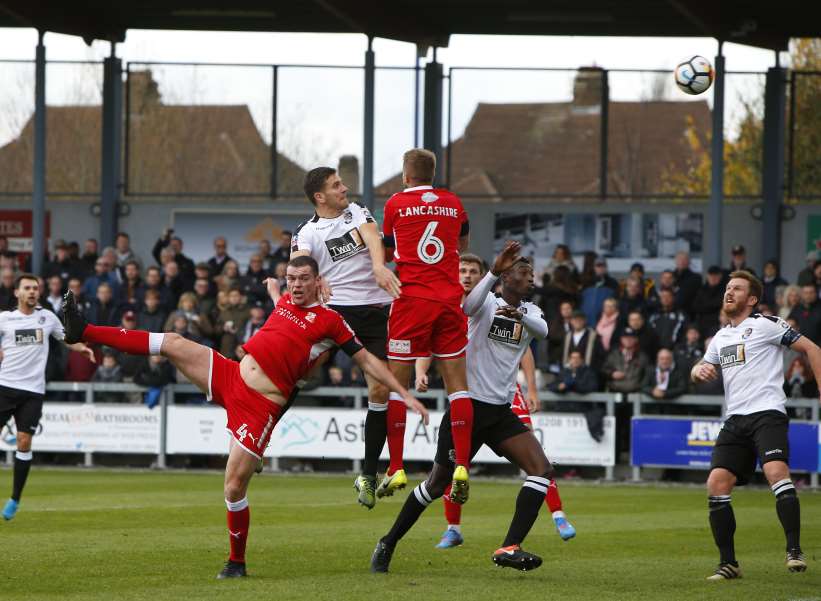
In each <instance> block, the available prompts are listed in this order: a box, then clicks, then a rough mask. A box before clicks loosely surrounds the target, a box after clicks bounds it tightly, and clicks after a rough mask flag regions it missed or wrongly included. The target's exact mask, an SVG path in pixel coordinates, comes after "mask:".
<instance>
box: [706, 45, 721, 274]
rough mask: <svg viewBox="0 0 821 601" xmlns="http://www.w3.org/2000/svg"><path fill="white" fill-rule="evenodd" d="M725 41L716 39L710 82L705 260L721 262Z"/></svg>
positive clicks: (708, 262) (711, 263) (707, 262)
mask: <svg viewBox="0 0 821 601" xmlns="http://www.w3.org/2000/svg"><path fill="white" fill-rule="evenodd" d="M723 49H724V42H723V41H722V40H718V54H717V55H716V57H715V62H714V63H713V64H714V65H715V72H716V74H715V82H714V83H713V138H712V145H711V149H710V159H711V162H712V172H711V178H710V205H709V209H708V211H707V228H706V230H707V231H706V234H707V236H706V245H705V250H706V252H705V257H704V258H705V260H706V261H705V262H706V265H707V266H709V265H721V249H722V246H723V244H722V239H721V232H722V214H723V211H724V206H723V205H724V54H723Z"/></svg>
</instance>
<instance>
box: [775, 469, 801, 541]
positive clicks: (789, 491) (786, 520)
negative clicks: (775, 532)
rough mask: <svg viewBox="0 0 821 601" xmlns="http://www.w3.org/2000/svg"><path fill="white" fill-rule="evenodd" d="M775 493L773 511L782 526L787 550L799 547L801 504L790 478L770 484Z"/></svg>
mask: <svg viewBox="0 0 821 601" xmlns="http://www.w3.org/2000/svg"><path fill="white" fill-rule="evenodd" d="M772 489H773V493H774V494H775V511H776V513H777V514H778V519H779V520H780V521H781V527H782V528H784V536H785V537H786V539H787V551H789V550H790V549H800V548H801V505H800V504H799V502H798V495H797V494H796V491H795V485H794V484H793V483H792V480H781V482H776V483H775V484H773V486H772Z"/></svg>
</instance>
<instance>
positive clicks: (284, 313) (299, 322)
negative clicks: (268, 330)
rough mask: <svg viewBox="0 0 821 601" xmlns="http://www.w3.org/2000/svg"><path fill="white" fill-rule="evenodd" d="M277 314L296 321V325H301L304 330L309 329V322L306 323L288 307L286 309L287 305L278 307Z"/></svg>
mask: <svg viewBox="0 0 821 601" xmlns="http://www.w3.org/2000/svg"><path fill="white" fill-rule="evenodd" d="M277 315H279V316H281V317H284V318H285V319H287V320H289V321H292V322H294V323H295V324H296V325H298V326H299V327H300V328H302V329H303V330H307V329H308V324H306V323H305V322H304V321H302V320H301V319H300V318H299V317H297V316H296V315H294V314H293V313H291V312H290V311H289V310H288V309H286V308H285V307H277Z"/></svg>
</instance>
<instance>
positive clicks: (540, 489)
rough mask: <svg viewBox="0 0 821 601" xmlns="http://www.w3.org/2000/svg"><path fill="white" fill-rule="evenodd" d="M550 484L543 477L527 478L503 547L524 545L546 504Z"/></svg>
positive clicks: (517, 499)
mask: <svg viewBox="0 0 821 601" xmlns="http://www.w3.org/2000/svg"><path fill="white" fill-rule="evenodd" d="M549 483H550V480H549V479H548V478H545V477H542V476H528V477H527V479H526V480H525V482H524V484H522V488H521V489H520V490H519V496H518V497H516V511H515V512H514V514H513V521H511V522H510V528H508V530H507V536H506V537H505V542H503V543H502V546H503V547H509V546H510V545H520V544H522V541H523V540H524V539H525V537H526V536H527V533H528V532H530V529H531V528H532V527H533V524H534V523H535V522H536V518H537V517H539V509H541V507H542V504H543V503H544V500H545V496H546V495H547V487H548V485H549Z"/></svg>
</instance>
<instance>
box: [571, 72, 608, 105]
mask: <svg viewBox="0 0 821 601" xmlns="http://www.w3.org/2000/svg"><path fill="white" fill-rule="evenodd" d="M603 73H604V70H603V69H602V68H601V67H580V68H579V70H578V71H577V72H576V79H575V80H574V81H573V108H577V107H578V108H588V109H589V108H592V107H596V108H601V92H602V86H601V84H602V74H603Z"/></svg>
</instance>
